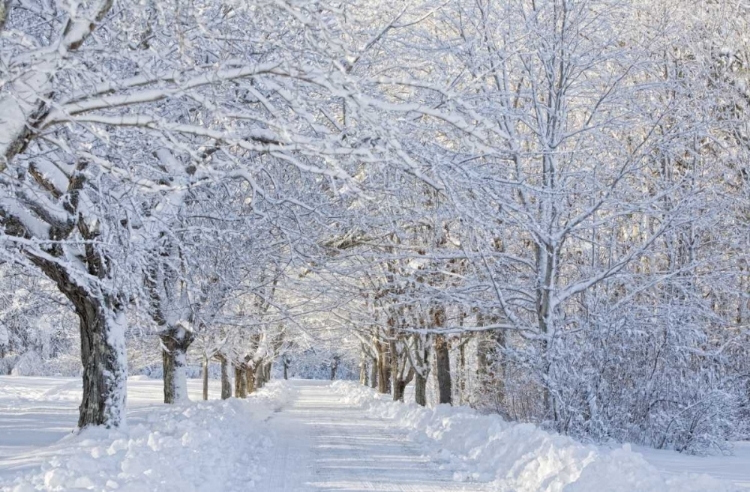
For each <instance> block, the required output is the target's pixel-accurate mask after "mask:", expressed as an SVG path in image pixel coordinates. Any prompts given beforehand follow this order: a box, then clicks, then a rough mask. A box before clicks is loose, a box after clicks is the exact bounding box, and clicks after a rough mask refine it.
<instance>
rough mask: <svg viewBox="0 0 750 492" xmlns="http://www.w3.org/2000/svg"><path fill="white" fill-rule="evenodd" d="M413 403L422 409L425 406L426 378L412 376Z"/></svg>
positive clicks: (417, 375)
mask: <svg viewBox="0 0 750 492" xmlns="http://www.w3.org/2000/svg"><path fill="white" fill-rule="evenodd" d="M414 378H415V379H414V401H415V402H416V404H417V405H422V406H423V407H424V406H426V405H427V378H425V377H422V376H420V375H419V374H416V375H415V376H414Z"/></svg>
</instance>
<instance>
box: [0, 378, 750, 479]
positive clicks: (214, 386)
mask: <svg viewBox="0 0 750 492" xmlns="http://www.w3.org/2000/svg"><path fill="white" fill-rule="evenodd" d="M128 390H129V391H128V404H129V410H128V423H129V426H128V428H127V429H123V430H112V431H110V430H105V429H89V430H86V431H84V432H82V433H80V434H74V433H72V432H71V431H72V429H73V428H74V427H75V423H76V418H77V405H78V401H79V397H80V381H79V380H78V379H64V378H34V377H0V490H1V491H18V492H21V491H31V490H45V491H61V490H64V491H67V490H76V489H78V490H96V491H107V490H118V491H138V492H140V491H170V492H171V491H175V492H176V491H180V492H182V491H211V492H222V491H228V492H231V491H240V490H242V491H245V490H258V491H260V492H287V491H289V492H292V491H293V492H310V491H321V492H322V491H330V492H332V491H349V492H362V491H366V490H369V491H373V490H376V491H381V492H385V491H410V492H437V491H459V490H461V491H490V490H491V491H499V492H626V491H627V492H677V491H680V492H699V491H700V492H728V491H735V490H747V489H740V488H739V487H740V486H741V485H750V444H748V443H739V444H738V445H737V446H736V448H735V453H736V454H735V455H734V456H727V457H708V458H701V457H692V456H684V455H680V454H677V453H673V452H666V451H655V450H650V449H640V448H638V451H639V452H634V451H631V450H630V448H629V446H620V447H617V448H615V449H605V448H602V447H596V446H590V445H583V444H580V443H577V442H575V441H573V440H572V439H569V438H567V437H564V436H559V435H553V434H550V433H547V432H544V431H542V430H540V429H538V428H537V427H535V426H533V425H529V424H512V423H507V422H504V421H503V420H502V419H501V418H499V417H498V416H494V415H480V414H478V413H476V412H474V411H472V410H471V409H468V408H460V407H454V408H452V407H447V406H439V407H437V408H434V409H425V408H421V407H418V406H416V405H414V404H400V403H393V402H391V401H390V400H389V397H388V396H381V395H378V394H376V393H375V392H374V391H372V390H370V389H368V388H363V387H361V386H359V385H358V384H356V383H346V382H337V383H334V384H333V385H329V384H327V383H325V382H309V381H293V382H290V383H288V384H287V383H283V382H274V383H271V384H270V385H269V386H268V387H267V388H265V389H264V390H263V391H261V392H259V393H257V394H255V395H253V397H251V398H250V399H248V400H245V401H242V400H235V399H231V400H227V401H221V400H219V399H218V396H219V387H218V382H217V381H211V388H210V397H211V398H212V399H211V400H209V401H208V402H203V401H200V381H197V380H190V381H189V392H190V396H191V398H192V399H193V400H195V401H194V402H192V403H188V404H184V405H175V406H166V405H163V404H161V398H162V393H161V392H162V386H161V382H160V381H154V380H149V379H146V378H142V377H134V378H131V379H130V381H129V382H128ZM644 457H645V459H644ZM698 471H701V472H707V473H708V474H710V475H712V476H713V478H712V477H710V476H708V475H706V474H702V475H700V474H696V473H692V474H691V475H688V474H686V472H698ZM717 478H722V479H726V481H724V482H722V481H719V480H717ZM731 482H734V485H732V483H731Z"/></svg>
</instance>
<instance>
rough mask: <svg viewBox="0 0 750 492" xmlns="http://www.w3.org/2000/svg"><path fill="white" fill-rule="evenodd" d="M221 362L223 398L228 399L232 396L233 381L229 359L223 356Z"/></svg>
mask: <svg viewBox="0 0 750 492" xmlns="http://www.w3.org/2000/svg"><path fill="white" fill-rule="evenodd" d="M219 361H220V362H221V399H222V400H226V399H227V398H231V397H232V382H231V381H229V361H228V360H227V358H226V357H224V356H222V357H221V358H220V359H219Z"/></svg>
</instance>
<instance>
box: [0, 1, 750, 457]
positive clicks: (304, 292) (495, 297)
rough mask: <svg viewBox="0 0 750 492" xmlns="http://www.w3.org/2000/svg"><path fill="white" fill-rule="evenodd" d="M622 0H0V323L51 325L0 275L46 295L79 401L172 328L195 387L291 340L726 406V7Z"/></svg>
mask: <svg viewBox="0 0 750 492" xmlns="http://www.w3.org/2000/svg"><path fill="white" fill-rule="evenodd" d="M652 3H653V2H646V1H635V2H621V1H619V0H575V1H574V0H535V1H531V0H528V1H527V0H450V1H448V2H444V1H441V2H436V1H432V0H420V1H418V2H412V3H409V4H404V5H402V4H395V3H393V2H386V1H378V0H374V1H368V2H358V1H344V2H327V1H325V0H320V1H309V2H307V1H303V2H297V1H284V0H282V1H270V0H268V1H267V0H257V1H252V2H221V1H216V0H193V1H190V2H178V1H171V0H168V1H159V2H156V1H151V0H147V1H144V2H137V3H135V2H120V1H116V0H90V1H81V2H68V3H56V2H49V1H47V0H23V1H21V0H1V1H0V67H2V76H1V78H0V80H1V82H0V111H1V113H0V171H1V172H0V193H1V196H0V223H1V224H2V245H1V247H0V251H1V252H2V255H3V261H4V264H3V265H2V267H3V276H4V278H6V279H14V280H13V282H11V281H10V280H9V281H8V283H7V285H9V286H12V285H16V284H17V283H19V282H20V285H21V286H22V287H23V288H22V289H20V290H15V289H14V290H13V291H8V292H3V293H2V298H0V302H1V303H2V306H3V310H2V313H1V315H2V324H3V330H2V331H0V347H3V348H2V352H1V353H2V354H3V355H4V356H7V355H8V354H10V352H14V353H16V352H17V353H20V352H22V351H23V350H24V347H29V346H37V345H39V346H44V347H47V346H49V345H50V344H52V345H54V346H55V347H56V349H55V350H51V351H50V350H46V349H45V350H46V351H45V352H44V353H45V357H57V354H58V352H60V353H66V354H70V353H73V352H74V351H75V348H74V344H73V343H70V339H71V335H70V330H67V329H65V330H60V331H58V332H55V334H54V337H51V338H50V337H46V335H45V337H46V338H45V337H42V336H36V335H33V333H34V329H29V328H28V327H26V328H24V326H26V325H24V322H23V320H24V319H26V318H27V317H28V316H29V314H28V312H27V311H28V308H25V309H26V311H24V309H22V308H20V307H19V303H20V304H23V305H24V306H28V305H29V303H34V302H39V301H38V299H39V297H38V296H40V295H42V294H44V295H45V296H47V297H48V298H51V299H54V300H55V304H54V306H56V307H55V308H54V309H53V308H52V307H49V308H48V309H50V310H51V311H54V312H55V313H61V312H64V313H65V314H60V315H59V316H60V317H59V319H60V320H68V319H69V318H70V316H71V315H72V314H73V313H74V314H75V316H76V317H77V318H78V324H79V330H78V338H79V340H80V347H81V349H80V358H81V363H82V367H83V372H82V376H83V390H84V391H83V401H82V404H81V407H80V418H79V426H80V427H85V426H88V425H106V426H118V425H120V424H121V423H122V422H123V419H124V410H125V401H126V389H125V382H126V378H127V366H128V354H129V356H130V359H131V361H132V360H134V359H138V358H139V357H140V356H141V354H142V353H145V352H148V347H153V346H154V344H158V347H159V350H160V351H161V358H162V366H163V379H164V397H165V402H166V403H173V402H178V401H181V400H184V399H185V398H187V389H186V374H185V370H186V366H187V365H188V364H189V360H190V359H191V358H194V359H195V360H199V361H200V362H201V363H202V365H203V368H204V398H207V395H208V393H207V391H208V390H207V388H208V373H209V366H210V363H211V362H214V361H215V362H218V363H219V364H220V366H221V374H222V396H223V397H229V396H230V395H231V394H232V393H233V392H234V394H235V395H237V396H245V395H246V394H247V393H249V392H252V391H253V390H254V389H255V388H257V387H260V386H262V385H263V384H264V383H265V382H266V381H267V380H268V379H269V378H270V375H271V368H272V363H273V362H274V361H275V360H279V359H280V358H281V359H280V360H283V366H284V368H285V370H287V369H288V368H289V367H291V366H290V364H291V363H292V362H291V361H292V360H293V359H294V358H295V357H297V358H298V359H299V358H304V357H305V356H310V354H313V353H316V354H318V355H317V357H319V356H320V354H328V357H329V358H330V362H331V366H332V370H331V374H332V376H333V377H335V376H336V373H337V370H339V371H340V369H339V367H340V366H341V367H343V368H346V367H348V366H350V365H351V364H352V363H353V362H352V361H354V360H356V361H357V362H356V363H357V364H359V369H360V370H359V373H360V380H361V382H362V383H363V384H369V385H372V386H373V387H374V388H377V389H378V390H379V391H380V392H383V393H386V392H389V393H391V394H392V395H393V398H394V399H395V400H403V399H405V398H406V396H405V395H406V394H409V395H411V391H407V388H409V385H413V386H414V391H413V394H414V399H415V401H416V402H417V403H419V404H421V405H426V404H428V403H461V404H470V405H473V406H476V407H480V408H483V409H485V410H491V411H496V412H499V413H501V414H502V415H503V416H505V417H506V418H508V419H514V420H521V421H531V422H537V423H539V424H541V425H544V426H546V427H548V428H551V429H554V430H556V431H558V432H561V433H566V434H572V435H575V436H579V437H583V438H587V439H595V440H608V439H618V440H628V441H635V442H639V443H644V444H647V445H651V446H656V447H671V448H676V449H678V450H686V451H693V452H702V451H705V450H706V449H708V448H710V447H712V446H718V447H722V446H723V443H724V442H725V441H726V440H727V439H732V438H737V437H742V436H744V435H746V433H747V429H748V426H747V424H748V422H749V421H750V412H749V411H748V395H749V391H750V389H749V388H750V386H749V385H750V381H748V378H747V374H748V340H747V317H748V307H749V306H748V302H749V301H750V299H749V297H750V294H748V292H749V291H748V285H749V281H750V279H749V277H748V257H747V251H748V244H749V243H750V235H748V231H749V230H750V228H749V227H748V221H749V219H750V215H749V214H750V212H749V210H750V196H749V190H750V188H749V187H748V179H749V178H748V170H747V162H748V157H750V156H748V129H747V124H746V120H747V115H746V113H747V110H748V103H749V102H750V93H749V92H748V84H747V82H748V80H747V79H748V77H747V73H748V63H749V61H748V46H747V40H746V39H745V36H744V32H745V31H746V29H747V26H746V25H745V23H746V20H745V19H747V16H746V15H738V13H737V12H735V11H734V10H733V9H738V8H739V9H744V8H746V7H744V6H737V5H732V6H731V8H730V6H728V5H725V4H724V3H721V2H718V3H705V2H698V1H695V2H692V1H687V2H686V1H679V2H678V1H676V0H675V1H665V2H658V4H656V5H653V4H652ZM743 12H744V11H743ZM19 274H23V275H29V276H30V278H28V279H20V280H19V279H18V275H19ZM35 283H36V284H40V285H42V287H43V288H41V289H39V292H38V293H37V294H36V296H35V295H34V288H33V286H32V285H33V284H35ZM49 285H54V286H55V287H56V289H57V291H58V293H53V292H50V291H49V288H48V286H49ZM45 286H46V287H45ZM66 316H67V317H66ZM68 322H69V321H68ZM37 331H39V330H37ZM48 331H49V330H47V332H48ZM47 332H45V333H47ZM29 333H31V334H32V335H29ZM66 333H67V335H65V334H66ZM52 339H54V343H52V342H50V341H49V340H52ZM40 340H42V341H40ZM6 352H7V353H8V354H6ZM293 354H296V355H293ZM305 354H307V355H305ZM230 379H234V384H235V388H232V387H231V383H230ZM409 398H411V396H409Z"/></svg>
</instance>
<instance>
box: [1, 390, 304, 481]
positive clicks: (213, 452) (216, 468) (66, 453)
mask: <svg viewBox="0 0 750 492" xmlns="http://www.w3.org/2000/svg"><path fill="white" fill-rule="evenodd" d="M190 383H191V384H190V390H191V391H190V393H191V396H192V398H193V399H194V400H198V399H199V397H200V386H199V385H200V382H199V381H191V382H190ZM213 383H214V384H213V388H212V392H211V393H213V394H212V395H211V396H212V397H213V398H217V392H218V387H217V385H216V384H215V382H213ZM80 385H81V383H80V380H72V379H61V378H13V377H2V378H0V490H3V491H6V490H7V491H14V492H15V491H18V492H22V491H24V492H25V491H32V490H49V491H57V490H60V491H67V490H76V489H79V490H97V491H105V490H118V491H134V492H135V491H138V492H141V491H157V490H159V491H161V490H169V491H186V492H188V491H206V492H209V491H211V492H215V491H233V490H246V489H248V488H251V487H252V486H253V484H254V482H255V481H256V480H257V479H258V477H259V475H260V474H261V472H262V469H261V468H260V465H259V461H260V457H261V456H262V455H263V454H264V453H265V452H266V451H267V449H268V448H269V447H270V445H271V441H270V439H269V437H268V432H267V430H266V429H265V426H264V425H263V424H262V422H263V420H265V419H268V418H269V416H270V415H271V414H273V413H274V412H275V411H276V410H277V408H278V406H279V405H281V404H283V403H284V402H285V401H286V400H287V399H288V398H290V396H289V388H288V387H287V386H284V385H281V384H275V383H274V384H271V385H269V386H268V387H267V388H265V389H264V390H263V391H262V392H259V393H258V395H257V396H256V397H253V398H251V399H250V400H248V401H242V400H235V399H231V400H226V401H221V400H218V399H214V400H209V401H208V402H203V401H196V402H193V403H187V404H184V405H163V404H161V403H160V399H161V397H162V393H161V391H162V387H161V383H160V382H159V381H151V380H144V379H142V378H137V377H136V378H131V380H130V381H129V383H128V387H129V393H128V400H129V404H130V408H129V411H128V427H127V428H126V429H122V430H106V429H87V430H84V431H83V432H81V433H79V434H73V433H71V430H72V429H73V428H74V427H75V423H76V418H77V415H76V414H77V408H76V406H77V404H78V401H79V398H80Z"/></svg>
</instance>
